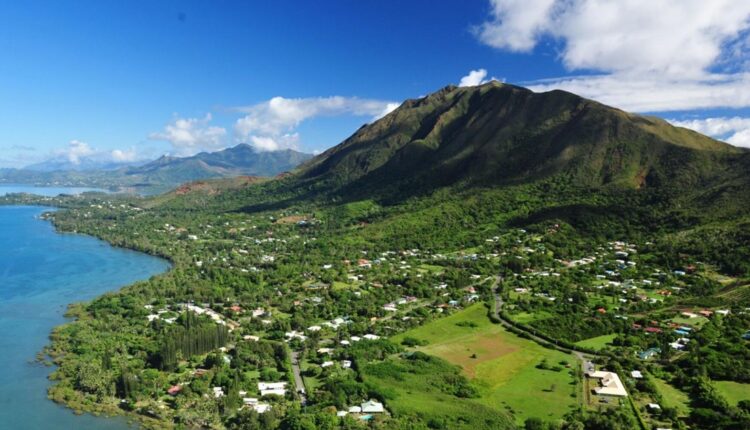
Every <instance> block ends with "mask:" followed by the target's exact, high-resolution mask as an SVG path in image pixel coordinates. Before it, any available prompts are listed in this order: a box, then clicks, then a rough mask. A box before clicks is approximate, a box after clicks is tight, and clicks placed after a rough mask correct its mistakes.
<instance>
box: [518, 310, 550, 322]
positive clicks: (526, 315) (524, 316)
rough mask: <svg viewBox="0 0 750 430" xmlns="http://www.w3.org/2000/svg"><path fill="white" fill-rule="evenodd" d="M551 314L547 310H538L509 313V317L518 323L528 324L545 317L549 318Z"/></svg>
mask: <svg viewBox="0 0 750 430" xmlns="http://www.w3.org/2000/svg"><path fill="white" fill-rule="evenodd" d="M551 317H552V314H551V313H549V312H544V311H539V312H533V313H532V312H518V313H515V314H511V315H510V318H511V319H512V320H513V321H515V322H517V323H520V324H529V323H533V322H534V321H541V320H543V319H546V318H551Z"/></svg>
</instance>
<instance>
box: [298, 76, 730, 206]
mask: <svg viewBox="0 0 750 430" xmlns="http://www.w3.org/2000/svg"><path fill="white" fill-rule="evenodd" d="M743 153H744V151H742V150H740V149H738V148H735V147H733V146H731V145H728V144H725V143H722V142H719V141H716V140H714V139H711V138H709V137H706V136H703V135H700V134H699V133H696V132H693V131H690V130H687V129H683V128H678V127H674V126H671V125H670V124H668V123H667V122H666V121H664V120H661V119H657V118H651V117H645V116H640V115H634V114H629V113H626V112H623V111H621V110H618V109H615V108H612V107H608V106H605V105H603V104H600V103H598V102H595V101H592V100H588V99H584V98H582V97H579V96H576V95H574V94H571V93H567V92H563V91H551V92H546V93H534V92H532V91H530V90H528V89H525V88H521V87H517V86H512V85H506V84H500V83H498V82H492V83H488V84H485V85H482V86H478V87H468V88H458V87H453V86H449V87H446V88H443V89H442V90H440V91H438V92H436V93H434V94H432V95H429V96H427V97H424V98H421V99H416V100H409V101H406V102H405V103H404V104H403V105H402V106H401V107H399V108H398V109H396V110H395V111H394V112H392V113H391V114H389V115H387V116H386V117H385V118H383V119H381V120H379V121H377V122H375V123H373V124H369V125H367V126H364V127H362V128H361V129H359V130H358V131H357V132H356V133H355V134H354V135H352V136H351V137H350V138H348V139H347V140H345V141H344V142H343V143H341V144H340V145H338V146H335V147H333V148H331V149H329V150H328V151H326V152H324V153H322V154H321V155H319V156H317V157H315V158H314V159H312V160H311V161H309V162H308V163H306V164H305V165H303V166H302V167H301V168H300V170H299V175H300V178H301V179H303V180H306V181H325V182H326V183H328V184H329V187H331V188H332V189H337V190H339V191H341V192H343V193H345V194H351V193H354V194H356V195H362V194H371V193H380V194H393V193H402V194H406V195H412V194H418V193H422V192H429V191H430V190H434V189H435V188H439V187H441V186H448V185H454V184H459V183H462V184H477V185H500V184H512V183H521V182H529V181H534V180H537V179H542V178H547V177H550V176H555V175H559V176H561V177H564V178H566V179H567V180H570V181H572V182H574V183H576V184H579V185H586V186H595V187H598V186H605V185H613V186H618V187H625V188H641V187H656V186H660V185H674V186H688V187H694V186H701V185H707V184H711V183H714V182H716V181H719V180H722V179H723V178H725V177H726V176H727V175H728V174H730V173H731V172H729V170H728V169H729V168H730V167H731V165H732V164H733V163H736V162H737V159H738V158H739V157H741V156H742V154H743Z"/></svg>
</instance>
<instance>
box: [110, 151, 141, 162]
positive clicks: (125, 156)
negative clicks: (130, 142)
mask: <svg viewBox="0 0 750 430" xmlns="http://www.w3.org/2000/svg"><path fill="white" fill-rule="evenodd" d="M109 155H110V157H111V158H112V161H114V162H117V163H130V162H133V161H137V160H138V152H137V151H136V150H135V148H130V149H127V150H123V149H115V150H113V151H112V152H110V153H109Z"/></svg>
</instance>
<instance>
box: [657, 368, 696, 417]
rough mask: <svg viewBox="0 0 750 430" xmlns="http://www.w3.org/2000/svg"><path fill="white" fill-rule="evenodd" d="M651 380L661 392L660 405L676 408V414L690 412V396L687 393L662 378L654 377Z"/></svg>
mask: <svg viewBox="0 0 750 430" xmlns="http://www.w3.org/2000/svg"><path fill="white" fill-rule="evenodd" d="M653 381H654V384H656V388H657V389H658V390H659V394H661V398H662V400H663V404H662V406H665V407H668V408H675V409H677V414H678V415H679V416H681V417H685V416H687V415H688V414H690V398H689V397H688V395H687V394H685V393H684V392H682V391H680V390H678V389H677V388H675V387H673V386H671V385H670V384H669V383H667V382H666V381H664V380H662V379H659V378H654V379H653Z"/></svg>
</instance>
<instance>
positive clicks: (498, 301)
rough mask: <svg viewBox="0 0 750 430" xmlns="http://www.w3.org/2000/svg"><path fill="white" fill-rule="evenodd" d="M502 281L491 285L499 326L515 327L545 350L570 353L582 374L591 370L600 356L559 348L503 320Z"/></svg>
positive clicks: (501, 278)
mask: <svg viewBox="0 0 750 430" xmlns="http://www.w3.org/2000/svg"><path fill="white" fill-rule="evenodd" d="M502 281H503V277H502V276H496V277H495V282H494V284H493V285H492V291H493V293H494V295H495V316H496V317H497V319H498V320H499V321H500V324H502V325H503V326H504V327H506V328H511V327H515V329H516V330H521V331H523V332H524V333H525V334H526V335H527V336H528V337H529V338H530V339H531V340H533V341H534V342H536V343H538V344H540V345H542V346H544V347H546V348H554V349H557V350H558V351H562V352H565V353H571V352H572V353H573V355H575V356H576V358H578V359H579V360H580V361H581V370H583V373H584V374H585V373H586V372H587V371H588V368H589V367H591V368H592V369H593V364H591V361H590V360H591V359H593V358H597V357H601V356H600V355H597V354H592V353H590V352H586V351H581V350H577V349H575V348H568V347H563V346H560V345H556V344H554V343H552V342H550V341H548V340H546V339H543V338H541V337H539V336H537V335H535V334H534V333H532V332H530V331H528V330H525V329H524V328H523V327H519V326H517V325H515V324H511V323H510V322H509V321H507V320H505V318H503V316H502V315H501V313H500V311H501V310H502V309H503V306H504V305H505V301H504V300H503V298H502V297H501V296H500V283H501V282H502Z"/></svg>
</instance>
